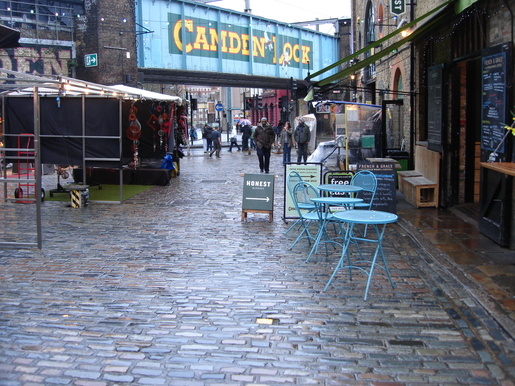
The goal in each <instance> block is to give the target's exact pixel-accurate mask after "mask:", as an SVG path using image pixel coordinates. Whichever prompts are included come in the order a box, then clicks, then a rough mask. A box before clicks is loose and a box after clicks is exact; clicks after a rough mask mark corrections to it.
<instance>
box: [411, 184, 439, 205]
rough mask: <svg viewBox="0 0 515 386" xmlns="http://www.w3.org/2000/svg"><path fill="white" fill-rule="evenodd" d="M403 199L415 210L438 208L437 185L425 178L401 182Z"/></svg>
mask: <svg viewBox="0 0 515 386" xmlns="http://www.w3.org/2000/svg"><path fill="white" fill-rule="evenodd" d="M403 184H404V199H405V200H406V201H407V202H409V203H410V204H411V205H413V206H414V207H415V208H422V207H424V208H425V207H435V208H437V207H438V185H437V184H436V183H435V182H433V181H431V180H429V179H427V178H425V177H407V178H404V180H403Z"/></svg>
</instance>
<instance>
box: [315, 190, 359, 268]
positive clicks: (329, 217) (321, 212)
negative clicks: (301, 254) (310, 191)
mask: <svg viewBox="0 0 515 386" xmlns="http://www.w3.org/2000/svg"><path fill="white" fill-rule="evenodd" d="M311 201H313V202H314V203H315V205H316V211H317V214H318V219H319V228H318V232H317V235H316V238H315V243H314V244H313V247H312V248H311V251H310V252H309V255H308V258H307V259H306V262H308V261H309V259H310V258H311V255H312V254H313V253H315V252H316V251H318V246H319V244H320V243H321V242H324V243H333V244H338V245H342V244H341V243H340V242H338V241H336V240H333V239H332V238H331V237H329V235H328V234H327V230H326V227H327V224H328V223H329V222H331V221H338V220H336V217H334V214H333V213H331V207H339V208H340V209H343V210H351V209H354V205H356V204H358V203H360V202H363V199H362V198H351V197H342V196H338V197H313V198H311ZM322 238H324V240H323V241H322ZM325 253H326V255H327V254H328V250H327V244H326V248H325Z"/></svg>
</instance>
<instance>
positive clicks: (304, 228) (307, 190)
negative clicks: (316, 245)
mask: <svg viewBox="0 0 515 386" xmlns="http://www.w3.org/2000/svg"><path fill="white" fill-rule="evenodd" d="M312 197H320V194H319V193H318V189H316V188H315V187H314V186H313V185H311V184H310V183H309V182H304V181H301V182H298V183H297V184H296V185H295V186H294V187H293V191H292V200H293V205H295V209H296V211H297V214H298V216H299V220H298V223H299V226H300V233H299V235H298V236H297V239H296V240H295V241H294V242H293V244H292V245H291V247H290V249H293V247H294V246H295V245H296V244H297V243H298V242H299V241H300V240H302V239H307V240H308V243H309V245H311V241H312V240H313V241H315V237H313V236H312V234H311V231H310V230H309V226H310V224H311V223H312V222H316V223H317V226H320V224H319V214H318V212H317V211H316V206H315V204H314V203H313V202H312V201H311V198H312ZM308 204H311V205H313V207H314V208H313V210H312V211H306V209H305V208H306V207H307V206H308ZM317 230H318V229H317Z"/></svg>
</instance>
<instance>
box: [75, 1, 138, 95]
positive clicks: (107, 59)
mask: <svg viewBox="0 0 515 386" xmlns="http://www.w3.org/2000/svg"><path fill="white" fill-rule="evenodd" d="M135 6H136V5H135V1H134V0H109V1H105V0H96V1H89V2H86V6H85V16H84V17H83V18H81V19H80V20H79V22H78V23H77V28H76V30H77V36H76V40H77V42H78V44H77V58H79V62H80V61H81V60H82V58H85V56H86V55H92V54H96V55H97V56H96V59H97V63H96V65H91V66H86V65H82V63H81V65H79V66H78V67H77V77H78V78H81V79H85V80H88V81H90V82H95V83H102V84H106V85H111V84H127V85H136V84H137V80H138V67H137V58H136V33H137V32H138V31H139V28H141V27H137V26H136V12H135ZM139 32H141V31H139Z"/></svg>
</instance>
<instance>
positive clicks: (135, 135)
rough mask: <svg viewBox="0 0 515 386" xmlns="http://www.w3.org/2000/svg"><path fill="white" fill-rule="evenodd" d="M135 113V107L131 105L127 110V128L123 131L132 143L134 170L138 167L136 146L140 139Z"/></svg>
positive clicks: (139, 126)
mask: <svg viewBox="0 0 515 386" xmlns="http://www.w3.org/2000/svg"><path fill="white" fill-rule="evenodd" d="M137 113H138V109H137V108H136V106H134V105H132V106H131V108H130V109H129V126H128V127H127V130H126V131H125V134H126V135H127V138H129V139H130V140H131V141H132V147H131V150H132V153H133V158H132V166H133V167H135V168H136V167H138V166H139V164H140V159H139V151H138V146H139V138H140V137H141V124H140V123H139V121H138V117H137Z"/></svg>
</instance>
